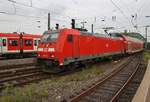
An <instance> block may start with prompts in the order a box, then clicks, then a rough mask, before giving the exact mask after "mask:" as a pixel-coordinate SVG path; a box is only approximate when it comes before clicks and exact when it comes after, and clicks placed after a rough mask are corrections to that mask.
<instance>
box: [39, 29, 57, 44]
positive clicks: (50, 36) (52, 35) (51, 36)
mask: <svg viewBox="0 0 150 102" xmlns="http://www.w3.org/2000/svg"><path fill="white" fill-rule="evenodd" d="M57 38H58V32H48V31H45V32H44V34H43V36H42V38H41V42H52V41H55V40H56V39H57Z"/></svg>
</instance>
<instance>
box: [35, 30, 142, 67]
mask: <svg viewBox="0 0 150 102" xmlns="http://www.w3.org/2000/svg"><path fill="white" fill-rule="evenodd" d="M142 49H143V41H141V40H138V39H135V38H131V37H127V36H125V35H121V34H120V35H118V34H117V35H116V36H113V37H110V36H105V35H102V34H93V33H88V32H83V31H79V30H76V29H60V30H58V31H46V32H45V33H44V34H43V36H42V39H41V43H40V44H39V46H38V61H39V62H42V63H44V65H45V67H46V68H48V69H51V68H52V67H50V66H63V65H68V64H71V63H74V62H83V61H86V60H91V59H97V58H100V57H106V56H114V55H118V54H125V53H134V52H138V51H141V50H142ZM61 68H63V67H55V69H57V70H58V69H61Z"/></svg>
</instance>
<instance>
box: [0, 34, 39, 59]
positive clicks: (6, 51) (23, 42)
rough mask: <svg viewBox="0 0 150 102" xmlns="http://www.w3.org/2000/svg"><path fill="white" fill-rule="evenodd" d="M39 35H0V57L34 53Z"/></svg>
mask: <svg viewBox="0 0 150 102" xmlns="http://www.w3.org/2000/svg"><path fill="white" fill-rule="evenodd" d="M40 37H41V35H33V34H24V33H21V34H17V33H0V55H1V56H8V55H14V54H26V53H35V52H36V51H37V46H38V43H39V42H40Z"/></svg>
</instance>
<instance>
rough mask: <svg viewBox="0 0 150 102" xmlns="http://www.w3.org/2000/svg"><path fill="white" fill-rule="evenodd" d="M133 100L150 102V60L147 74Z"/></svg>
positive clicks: (134, 101)
mask: <svg viewBox="0 0 150 102" xmlns="http://www.w3.org/2000/svg"><path fill="white" fill-rule="evenodd" d="M132 102H150V60H149V61H148V66H147V69H146V72H145V75H144V77H143V80H142V82H141V84H140V86H139V88H138V90H137V92H136V94H135V95H134V97H133V100H132Z"/></svg>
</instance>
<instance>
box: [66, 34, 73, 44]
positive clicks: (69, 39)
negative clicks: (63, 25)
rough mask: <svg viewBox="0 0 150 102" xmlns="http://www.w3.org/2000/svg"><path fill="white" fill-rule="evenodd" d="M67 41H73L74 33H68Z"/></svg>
mask: <svg viewBox="0 0 150 102" xmlns="http://www.w3.org/2000/svg"><path fill="white" fill-rule="evenodd" d="M67 41H68V42H72V41H73V35H71V34H70V35H68V37H67Z"/></svg>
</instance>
